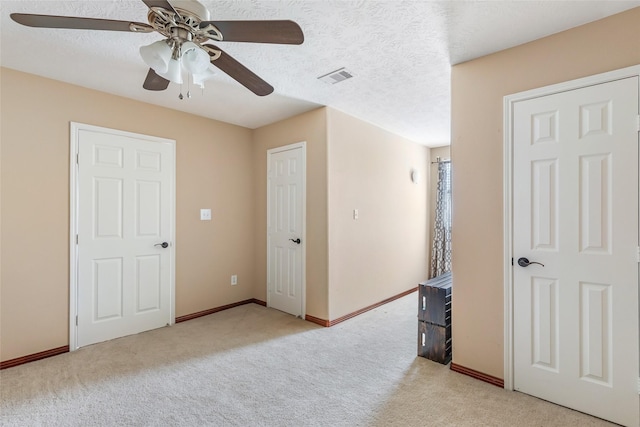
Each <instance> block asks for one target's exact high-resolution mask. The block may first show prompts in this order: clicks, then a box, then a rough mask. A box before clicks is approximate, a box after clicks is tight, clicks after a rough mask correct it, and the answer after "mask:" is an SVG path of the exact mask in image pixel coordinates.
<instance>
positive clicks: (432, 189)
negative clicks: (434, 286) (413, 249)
mask: <svg viewBox="0 0 640 427" xmlns="http://www.w3.org/2000/svg"><path fill="white" fill-rule="evenodd" d="M429 153H430V155H431V161H432V162H435V161H436V158H438V157H440V160H449V159H450V158H451V147H450V146H448V145H446V146H444V147H434V148H431V149H430V150H429ZM451 171H453V167H452V168H451ZM437 194H438V165H437V164H435V163H434V164H432V165H431V166H430V167H429V230H428V231H429V233H428V236H429V238H428V240H427V241H428V243H429V264H428V270H427V271H429V272H430V271H431V253H432V249H433V242H432V241H431V239H432V236H433V228H434V227H435V221H436V215H435V211H436V199H437Z"/></svg>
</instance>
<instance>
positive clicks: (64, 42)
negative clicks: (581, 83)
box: [0, 0, 640, 146]
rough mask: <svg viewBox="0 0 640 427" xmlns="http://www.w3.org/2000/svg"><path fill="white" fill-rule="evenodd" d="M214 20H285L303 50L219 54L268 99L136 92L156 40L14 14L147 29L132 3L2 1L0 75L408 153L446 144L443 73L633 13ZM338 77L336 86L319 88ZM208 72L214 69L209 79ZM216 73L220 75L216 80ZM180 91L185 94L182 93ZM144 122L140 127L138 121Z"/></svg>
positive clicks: (341, 3)
mask: <svg viewBox="0 0 640 427" xmlns="http://www.w3.org/2000/svg"><path fill="white" fill-rule="evenodd" d="M201 3H203V4H204V5H205V6H206V7H207V8H208V9H209V11H210V13H211V19H212V20H234V19H241V20H244V19H249V20H254V19H259V20H262V19H292V20H294V21H296V22H297V23H298V24H299V25H300V27H301V28H302V30H303V32H304V35H305V42H304V44H302V45H300V46H281V45H266V44H247V43H222V42H221V43H220V47H222V48H223V49H224V50H225V51H226V52H227V53H228V54H230V55H231V56H233V57H234V58H235V59H237V60H238V61H240V62H242V63H243V64H244V65H245V66H247V67H248V68H250V69H251V70H253V71H254V72H255V73H256V74H258V75H259V76H261V77H262V78H263V79H265V80H266V81H267V82H269V83H270V84H271V85H272V86H274V88H275V92H274V93H273V94H271V95H269V96H266V97H257V96H255V95H253V94H252V93H251V92H249V91H248V90H246V89H245V88H244V87H242V86H240V85H239V84H238V83H236V82H235V81H234V80H232V79H231V78H229V77H228V76H226V75H225V74H223V73H222V72H219V71H218V74H217V75H216V77H215V78H214V79H213V80H212V81H210V82H208V83H207V87H206V89H205V91H204V93H201V92H200V91H199V89H194V90H192V92H193V93H194V95H193V97H192V98H191V99H189V100H187V99H184V100H182V101H180V100H179V99H178V93H179V91H180V88H179V86H176V85H174V84H171V85H170V86H169V88H168V89H167V90H166V91H164V92H149V91H145V90H144V89H142V82H143V81H144V78H145V76H146V72H147V69H148V68H147V66H146V65H145V64H144V62H143V61H142V59H141V58H140V56H139V54H138V49H139V47H140V46H142V45H146V44H149V43H152V42H153V41H156V40H159V39H160V36H159V35H158V34H156V33H153V34H134V33H121V32H111V31H85V30H59V29H40V28H28V27H24V26H21V25H18V24H16V23H15V22H13V21H11V20H10V18H9V14H10V13H12V12H22V13H37V14H49V15H70V16H81V17H93V18H105V19H116V20H126V21H136V22H146V15H147V8H146V6H145V5H144V3H142V1H140V0H131V1H130V0H109V1H7V0H0V30H1V34H0V36H1V37H0V40H1V46H0V47H1V49H0V54H1V55H0V63H1V65H2V66H5V67H8V68H13V69H16V70H20V71H25V72H28V73H33V74H37V75H41V76H44V77H49V78H52V79H56V80H61V81H65V82H69V83H73V84H77V85H80V86H85V87H88V88H92V89H96V90H100V91H104V92H109V93H113V94H117V95H121V96H125V97H129V98H133V99H137V100H141V101H144V102H149V103H152V104H158V105H163V106H165V107H168V108H173V109H176V110H182V111H186V112H190V113H193V114H198V115H201V116H205V117H210V118H214V119H218V120H222V121H225V122H229V123H234V124H238V125H241V126H245V127H248V128H256V127H260V126H263V125H266V124H269V123H273V122H276V121H278V120H281V119H284V118H287V117H291V116H293V115H295V114H298V113H301V112H304V111H307V110H310V109H313V108H315V107H317V106H320V105H328V106H331V107H333V108H336V109H338V110H341V111H344V112H346V113H348V114H350V115H353V116H355V117H358V118H361V119H363V120H366V121H369V122H371V123H374V124H376V125H378V126H380V127H383V128H385V129H388V130H390V131H392V132H395V133H397V134H399V135H402V136H404V137H406V138H408V139H411V140H413V141H416V142H419V143H422V144H425V145H431V146H438V145H446V144H448V143H449V134H450V131H449V128H450V119H449V113H450V107H449V104H450V94H449V91H450V68H451V65H452V64H457V63H460V62H464V61H467V60H470V59H473V58H477V57H479V56H483V55H486V54H489V53H492V52H496V51H499V50H502V49H505V48H508V47H512V46H516V45H518V44H522V43H525V42H528V41H531V40H534V39H537V38H540V37H544V36H546V35H549V34H553V33H556V32H559V31H563V30H566V29H569V28H572V27H575V26H578V25H581V24H584V23H587V22H591V21H594V20H597V19H600V18H603V17H605V16H608V15H612V14H614V13H618V12H621V11H624V10H627V9H630V8H633V7H638V6H640V0H634V1H593V0H590V1H549V0H547V1H515V0H512V1H403V0H384V1H375V0H367V1H363V0H358V1H355V0H354V1H346V0H236V1H214V0H202V1H201ZM341 67H346V68H347V69H348V70H349V71H351V72H352V73H353V75H354V76H355V77H354V78H352V79H349V80H346V81H344V82H342V83H339V84H336V85H329V84H326V83H323V82H321V81H319V80H317V77H318V76H321V75H323V74H326V73H328V72H331V71H333V70H336V69H338V68H341ZM212 68H213V67H212ZM216 70H217V69H216ZM184 89H185V90H186V87H185V88H184ZM148 119H149V118H143V117H141V120H148Z"/></svg>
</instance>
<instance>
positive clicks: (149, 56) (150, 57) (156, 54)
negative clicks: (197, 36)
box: [140, 40, 173, 74]
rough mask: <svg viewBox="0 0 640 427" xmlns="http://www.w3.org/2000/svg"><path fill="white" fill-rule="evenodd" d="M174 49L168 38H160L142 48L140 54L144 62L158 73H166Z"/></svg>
mask: <svg viewBox="0 0 640 427" xmlns="http://www.w3.org/2000/svg"><path fill="white" fill-rule="evenodd" d="M172 54H173V49H172V48H171V46H169V44H167V41H166V40H159V41H157V42H154V43H151V44H150V45H148V46H142V47H141V48H140V56H141V57H142V59H143V60H144V62H145V63H146V64H147V65H148V66H149V67H150V68H152V69H153V71H155V72H156V73H158V74H161V73H166V72H167V70H168V69H169V61H170V60H171V56H172Z"/></svg>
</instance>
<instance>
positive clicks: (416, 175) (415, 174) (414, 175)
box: [411, 168, 420, 184]
mask: <svg viewBox="0 0 640 427" xmlns="http://www.w3.org/2000/svg"><path fill="white" fill-rule="evenodd" d="M411 182H413V183H414V184H417V183H418V182H420V171H419V170H417V169H415V168H414V169H411Z"/></svg>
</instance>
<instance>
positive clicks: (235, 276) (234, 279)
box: [231, 274, 238, 286]
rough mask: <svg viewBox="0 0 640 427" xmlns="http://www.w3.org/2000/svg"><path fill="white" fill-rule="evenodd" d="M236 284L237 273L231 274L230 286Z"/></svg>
mask: <svg viewBox="0 0 640 427" xmlns="http://www.w3.org/2000/svg"><path fill="white" fill-rule="evenodd" d="M237 284H238V275H237V274H234V275H233V276H231V286H235V285H237Z"/></svg>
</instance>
